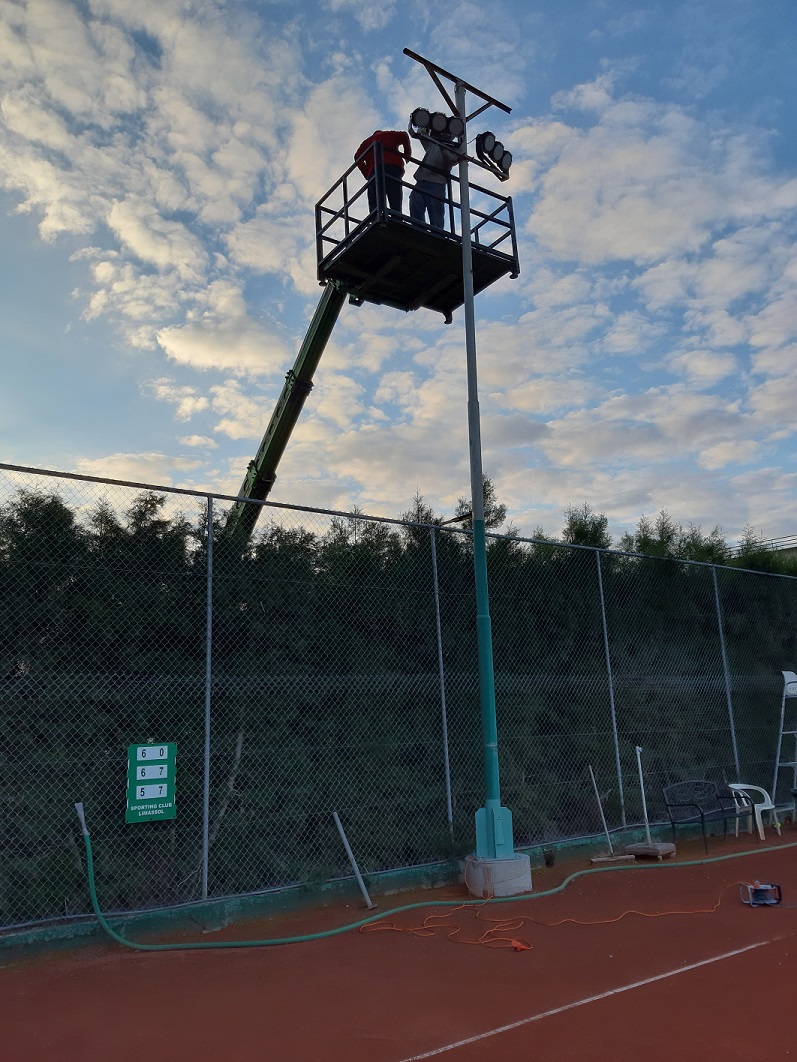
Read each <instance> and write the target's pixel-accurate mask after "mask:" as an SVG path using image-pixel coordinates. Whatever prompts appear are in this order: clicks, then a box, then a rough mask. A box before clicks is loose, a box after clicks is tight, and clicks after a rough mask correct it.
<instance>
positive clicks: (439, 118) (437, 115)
mask: <svg viewBox="0 0 797 1062" xmlns="http://www.w3.org/2000/svg"><path fill="white" fill-rule="evenodd" d="M429 124H430V126H431V129H432V132H433V133H444V132H445V131H446V126H447V125H448V117H447V116H446V115H445V114H443V112H442V111H435V112H434V114H433V115H432V118H431V121H430V123H429Z"/></svg>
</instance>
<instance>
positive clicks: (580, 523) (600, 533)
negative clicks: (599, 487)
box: [562, 502, 612, 549]
mask: <svg viewBox="0 0 797 1062" xmlns="http://www.w3.org/2000/svg"><path fill="white" fill-rule="evenodd" d="M565 520H566V522H565V526H564V529H563V530H562V541H563V542H568V543H570V544H571V545H573V546H595V547H596V548H597V549H608V548H609V547H610V546H611V544H612V536H611V535H610V534H609V532H608V531H607V527H608V526H609V518H608V516H606V514H605V513H596V512H594V511H593V510H592V507H591V506H590V505H588V504H587V502H584V504H583V505H580V506H578V507H576V506H572V505H571V506H570V507H569V508H567V509H565Z"/></svg>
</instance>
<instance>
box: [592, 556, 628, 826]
mask: <svg viewBox="0 0 797 1062" xmlns="http://www.w3.org/2000/svg"><path fill="white" fill-rule="evenodd" d="M595 560H596V561H597V562H598V590H599V592H600V599H601V619H602V620H603V650H604V653H605V654H606V674H607V676H608V679H609V707H610V708H611V713H612V736H613V737H614V763H615V770H616V771H617V788H618V790H619V793H620V821H621V823H622V824H623V826H625V824H626V822H625V794H624V792H623V768H622V765H621V763H620V740H619V737H618V735H617V713H616V711H615V705H614V679H613V678H612V657H611V653H610V652H609V626H608V624H607V622H606V601H605V599H604V597H603V572H602V571H601V552H600V550H599V549H596V550H595Z"/></svg>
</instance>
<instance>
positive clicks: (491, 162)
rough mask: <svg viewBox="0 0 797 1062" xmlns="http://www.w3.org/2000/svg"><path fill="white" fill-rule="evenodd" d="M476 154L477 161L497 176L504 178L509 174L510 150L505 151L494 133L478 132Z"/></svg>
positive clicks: (510, 163)
mask: <svg viewBox="0 0 797 1062" xmlns="http://www.w3.org/2000/svg"><path fill="white" fill-rule="evenodd" d="M476 154H477V155H478V157H479V161H480V162H482V163H484V165H485V166H486V167H487V168H488V169H490V170H492V171H493V173H495V174H497V176H499V177H501V178H502V179H504V180H505V179H506V178H507V177H508V176H509V167H510V166H511V165H512V152H511V151H507V150H506V148H505V147H504V145H503V144H502V143H501V141H500V140H496V139H495V133H479V135H478V136H477V137H476Z"/></svg>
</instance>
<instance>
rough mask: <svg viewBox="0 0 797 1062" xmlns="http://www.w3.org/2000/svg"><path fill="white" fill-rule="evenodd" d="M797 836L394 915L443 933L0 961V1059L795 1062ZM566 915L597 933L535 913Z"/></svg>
mask: <svg viewBox="0 0 797 1062" xmlns="http://www.w3.org/2000/svg"><path fill="white" fill-rule="evenodd" d="M795 842H797V829H795V828H793V827H787V828H786V829H784V834H783V838H782V839H781V840H780V841H779V840H778V839H777V838H776V836H775V835H774V833H772V831H769V830H768V831H767V840H766V842H765V843H764V844H761V843H759V842H756V841H755V840H753V839H751V838H750V837H749V836H747V835H746V836H745V837H744V838H739V840H738V841H737V840H736V839H735V838H731V839H729V840H728V841H727V842H724V841H722V840H714V841H713V842H712V844H711V849H710V855H711V856H719V855H727V854H729V853H731V852H739V851H744V850H745V849H750V848H755V849H756V851H755V852H754V853H753V854H751V855H745V856H740V857H739V858H733V859H726V860H723V861H719V862H713V863H708V864H704V865H701V866H690V867H687V866H680V865H673V864H672V863H665V864H661V865H656V866H654V867H648V868H646V869H631V870H612V871H611V872H605V873H600V874H589V875H585V876H581V877H578V878H576V879H575V880H574V881H572V882H571V883H570V884H569V885H567V887H566V888H565V889H564V890H563V891H561V892H559V893H556V894H555V895H551V896H545V897H541V898H538V899H531V900H529V899H519V900H518V899H513V900H512V901H511V902H508V903H500V904H485V905H474V906H469V907H468V908H467V909H464V910H455V909H453V908H440V907H429V908H423V909H420V908H416V909H414V910H411V911H406V912H403V913H401V914H395V915H389V916H387V915H386V917H387V921H388V922H389V923H390V925H393V926H397V927H399V928H402V929H410V928H416V929H417V928H418V927H421V926H422V925H423V923H424V920H425V919H426V920H427V922H431V923H434V924H435V925H438V924H439V925H438V928H436V929H435V930H434V932H433V933H430V934H429V935H418V934H417V933H411V932H396V931H394V930H392V929H385V928H382V929H378V928H377V929H373V930H370V931H358V930H353V931H350V932H346V933H343V934H341V935H339V936H335V937H330V938H325V939H322V940H315V941H311V942H307V943H301V944H290V945H282V946H277V947H265V948H246V949H240V950H213V951H171V952H158V953H144V952H135V951H130V950H127V949H124V948H122V947H120V946H118V945H116V944H114V943H111V942H108V943H94V944H91V945H82V946H79V947H77V946H76V947H75V948H73V949H70V950H68V951H64V950H58V951H53V952H51V953H48V954H46V955H38V956H36V957H33V958H21V957H19V955H6V956H0V967H1V968H0V1014H2V1020H0V1058H1V1059H2V1060H3V1062H29V1060H50V1059H52V1060H56V1059H57V1060H59V1062H71V1060H75V1062H78V1060H79V1062H94V1060H97V1062H100V1060H102V1062H128V1060H130V1062H132V1060H134V1059H135V1060H136V1062H141V1060H142V1059H145V1058H152V1059H160V1058H169V1059H176V1060H178V1062H182V1060H191V1062H204V1060H213V1062H261V1060H262V1062H337V1060H341V1062H343V1060H346V1062H409V1060H413V1062H416V1060H418V1062H419V1060H421V1059H427V1058H430V1059H431V1058H434V1059H440V1060H441V1062H492V1060H499V1059H500V1060H504V1059H510V1060H516V1059H519V1060H525V1059H530V1060H531V1059H533V1060H535V1062H565V1060H566V1062H580V1060H603V1059H607V1060H609V1059H611V1060H615V1059H620V1060H624V1059H644V1060H646V1062H659V1060H661V1062H665V1060H666V1062H673V1060H675V1059H677V1060H679V1062H691V1060H698V1059H699V1060H701V1062H706V1060H708V1062H713V1060H717V1062H733V1060H739V1062H758V1060H767V1062H769V1060H776V1059H788V1058H791V1057H794V1058H795V1059H797V1021H796V1020H795V1017H794V1015H795V1010H797V1007H796V1006H795V1004H796V1003H797V976H796V974H797V844H795ZM770 848H772V850H770ZM702 856H703V851H702V845H696V844H694V843H693V842H690V843H688V844H683V843H681V842H680V841H679V845H678V860H679V861H683V860H694V859H700V858H702ZM588 867H589V862H588V860H587V859H586V858H584V859H581V860H580V861H579V862H577V863H569V864H568V865H567V866H564V865H557V866H555V867H553V868H551V869H546V870H541V871H538V872H536V873H535V874H534V888H535V891H538V892H541V891H543V890H545V889H549V888H552V887H554V886H555V885H558V884H559V883H560V882H562V881H563V880H564V879H565V878H566V877H567V875H568V874H570V873H572V872H573V871H576V870H581V869H586V868H588ZM755 879H757V880H758V881H760V882H764V883H769V884H775V883H777V884H780V885H781V887H782V890H783V902H782V903H781V904H780V905H779V906H758V907H752V906H749V905H746V904H744V903H742V902H741V900H740V894H739V883H748V882H752V881H754V880H755ZM461 897H463V890H462V889H460V888H454V887H452V888H447V889H442V890H434V891H424V892H416V893H413V894H411V895H401V896H393V897H382V898H380V899H379V911H382V912H385V913H386V912H387V911H388V910H390V909H392V908H395V907H398V906H400V905H401V904H403V903H410V902H419V901H421V900H424V901H426V900H432V899H433V900H439V899H452V898H453V899H459V898H461ZM379 911H377V912H373V913H375V914H378V913H379ZM630 911H642V912H646V913H647V914H649V915H656V916H661V917H643V916H641V915H639V914H630V913H629V914H625V912H630ZM666 912H678V913H666ZM366 913H367V912H365V911H364V910H363V909H362V906H361V905H355V904H354V903H352V905H351V906H350V907H349V908H348V909H346V908H345V906H344V905H342V904H341V905H340V906H337V907H334V908H333V907H330V908H327V909H325V910H316V911H311V912H303V913H302V914H296V915H291V916H288V917H281V918H279V919H273V920H270V921H262V922H258V923H254V924H253V923H249V924H246V925H242V924H240V925H237V926H235V927H228V928H227V929H225V930H223V931H222V932H220V933H208V934H202V932H201V930H200V929H199V927H197V931H196V933H195V934H193V935H191V936H190V937H189V935H187V934H185V935H184V937H185V939H194V940H201V941H206V940H220V939H238V940H249V939H263V938H268V937H284V936H291V935H299V934H305V933H311V932H315V931H320V930H325V929H329V928H331V927H333V926H339V925H344V924H348V923H349V922H351V921H355V920H358V919H360V918H362V917H364V916H365V915H366ZM620 916H623V917H620ZM521 919H523V921H522V922H521ZM531 919H534V920H535V921H531ZM563 919H579V920H580V921H583V922H594V923H597V924H594V925H579V924H574V923H573V922H564V923H563V924H561V925H557V926H554V925H542V924H540V923H543V922H545V923H554V922H558V921H561V920H563ZM613 919H614V920H613ZM617 919H619V920H617ZM491 920H501V921H502V922H503V921H504V920H508V924H506V925H505V926H504V927H503V928H502V926H501V925H500V924H498V922H497V921H491ZM443 923H445V925H443ZM454 927H459V931H458V932H456V933H455V929H454ZM488 930H492V932H491V933H490V936H489V937H488V938H487V943H477V942H478V941H479V939H480V938H481V937H482V936H483V934H484V933H485V931H488ZM452 934H455V935H452ZM150 939H151V938H150ZM513 940H514V941H517V942H518V943H519V944H520V945H521V946H522V945H523V944H528V945H530V947H522V949H521V950H518V948H517V947H515V946H513V945H512V941H513ZM466 942H473V943H466Z"/></svg>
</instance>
